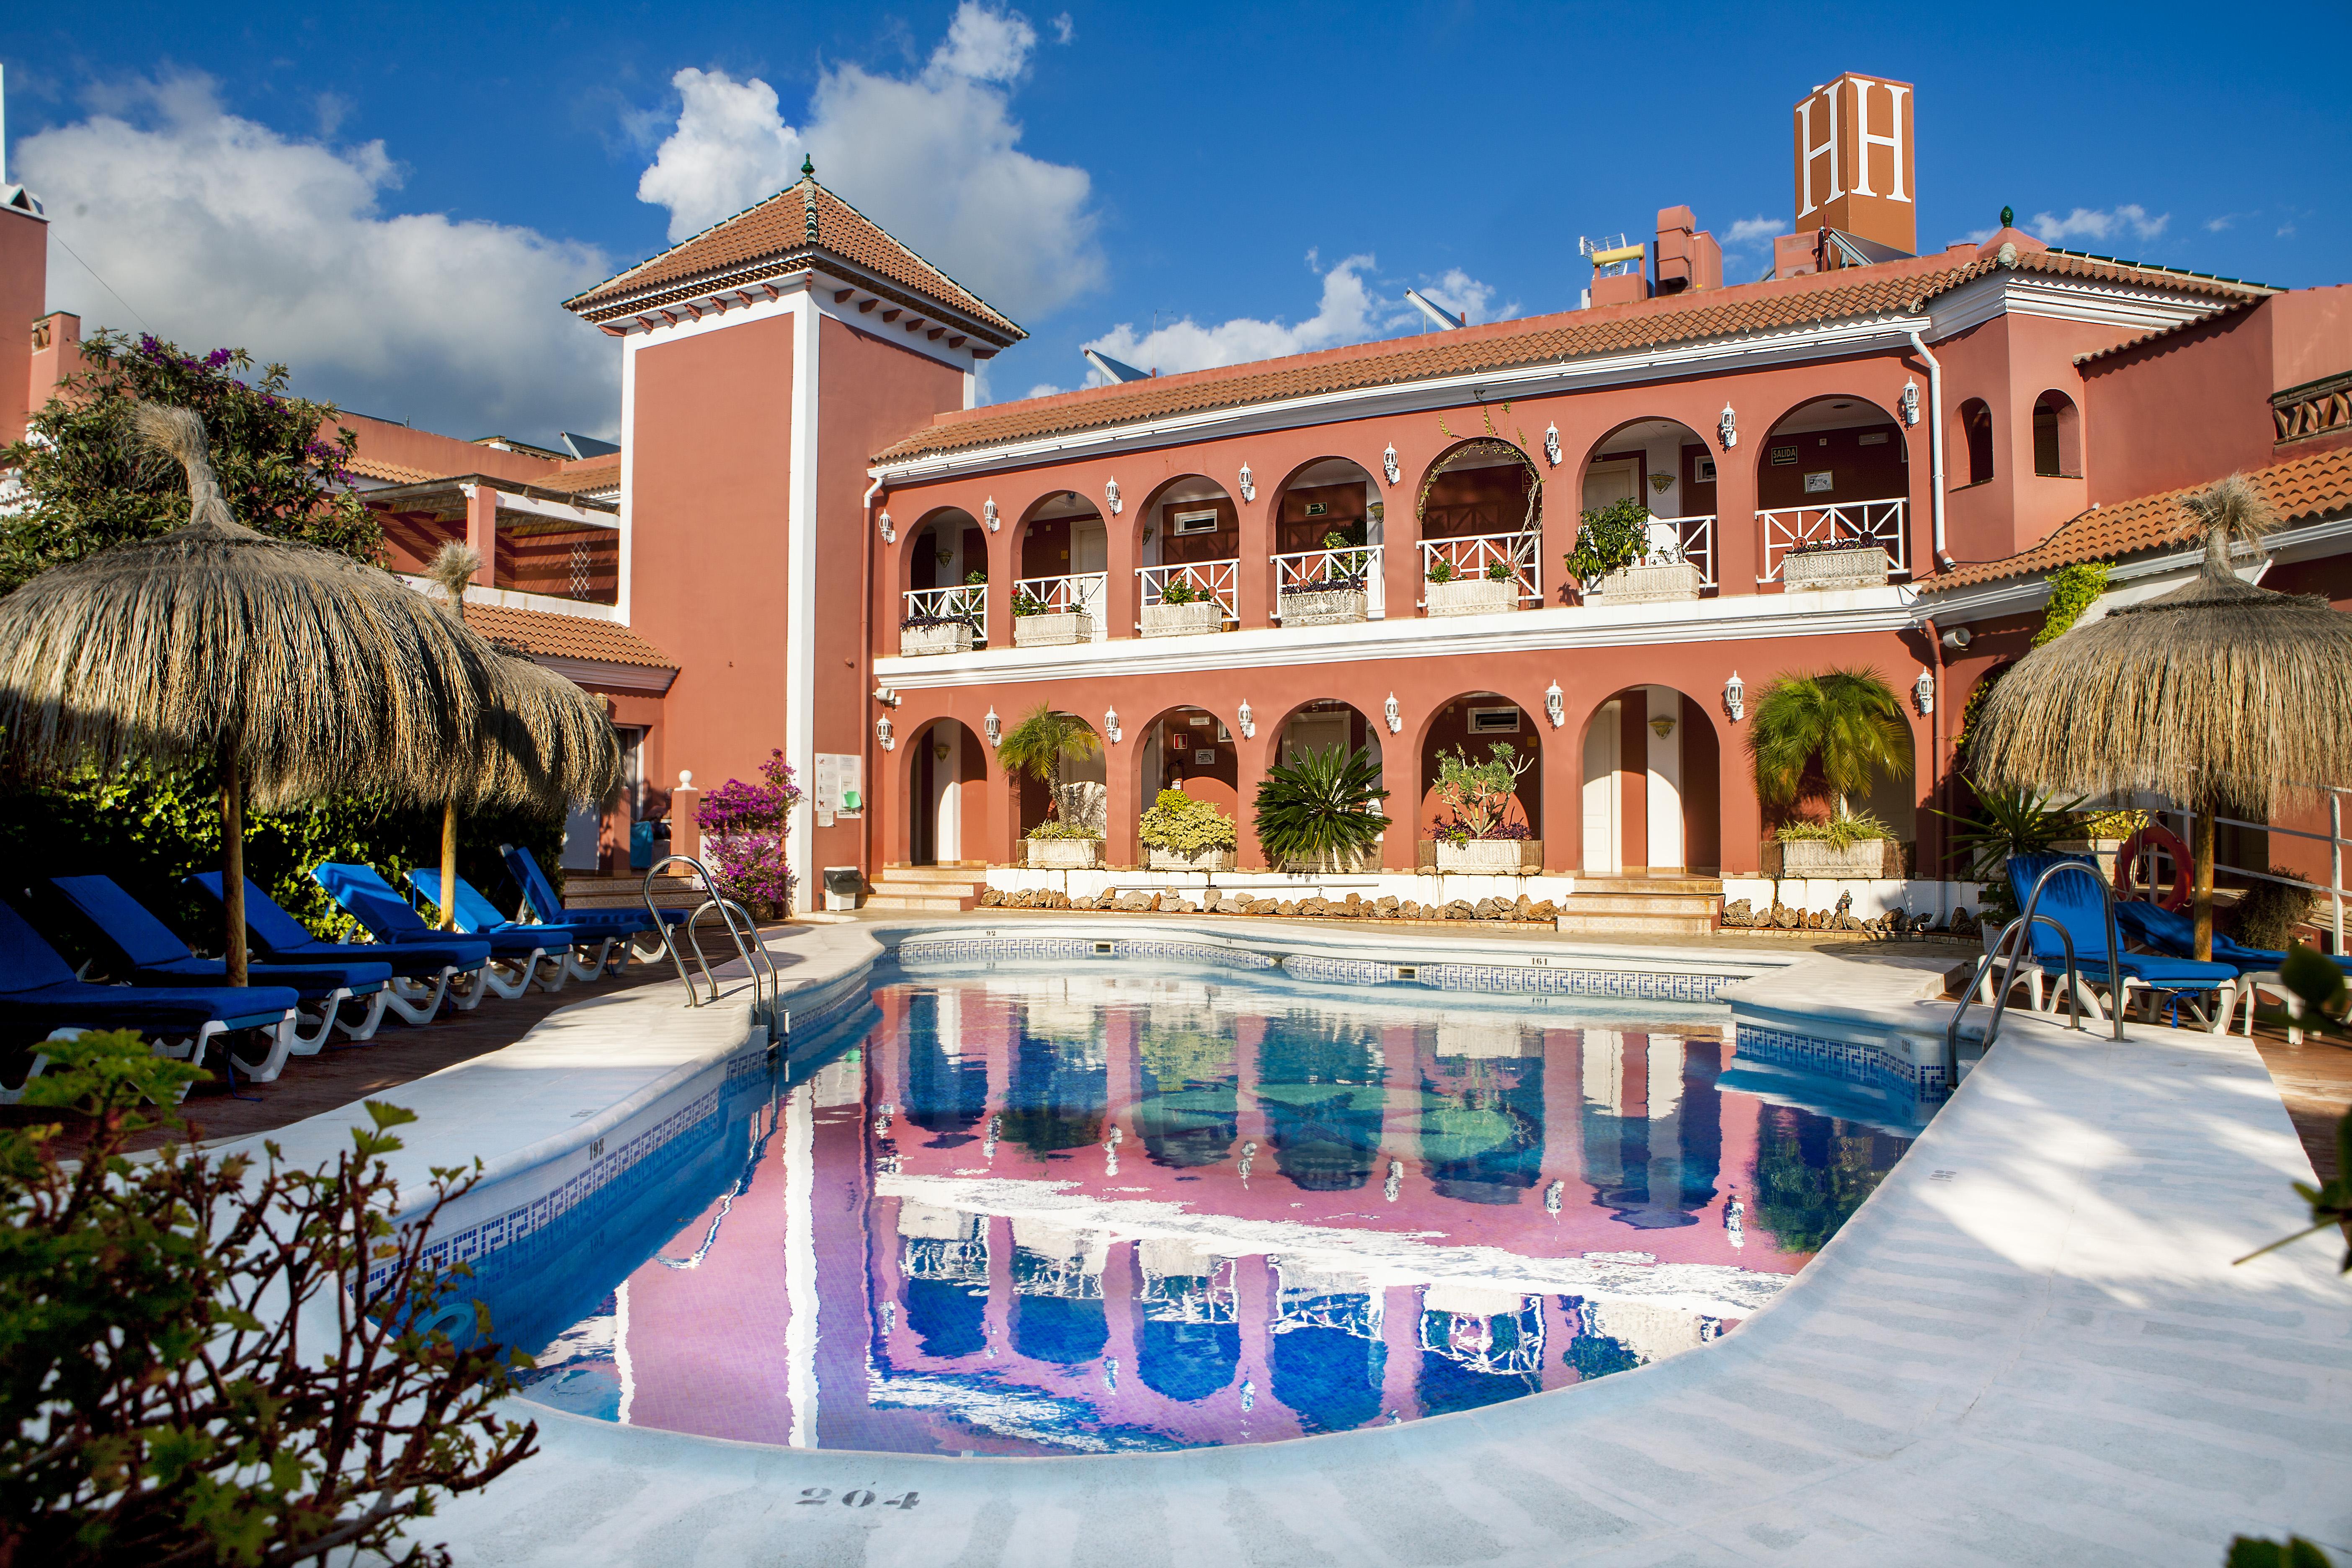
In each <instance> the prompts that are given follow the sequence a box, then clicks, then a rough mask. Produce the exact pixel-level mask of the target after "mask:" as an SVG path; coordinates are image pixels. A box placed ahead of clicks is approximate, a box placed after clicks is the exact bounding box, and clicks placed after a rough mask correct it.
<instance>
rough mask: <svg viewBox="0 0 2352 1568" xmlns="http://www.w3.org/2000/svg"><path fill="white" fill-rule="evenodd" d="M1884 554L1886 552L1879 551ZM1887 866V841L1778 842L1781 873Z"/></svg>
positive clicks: (1864, 873) (1868, 872) (1868, 870)
mask: <svg viewBox="0 0 2352 1568" xmlns="http://www.w3.org/2000/svg"><path fill="white" fill-rule="evenodd" d="M1880 554H1881V555H1882V556H1884V554H1885V552H1883V551H1882V552H1880ZM1885 869H1886V840H1885V839H1884V838H1857V839H1855V840H1854V841H1853V843H1851V844H1848V845H1846V846H1844V847H1839V846H1837V845H1835V844H1832V843H1831V842H1830V841H1829V840H1828V839H1826V838H1790V839H1784V840H1782V841H1781V844H1780V875H1781V876H1783V877H1795V878H1801V877H1821V878H1827V879H1832V880H1838V881H1856V880H1861V881H1870V880H1874V879H1876V878H1878V877H1880V876H1883V875H1884V874H1885Z"/></svg>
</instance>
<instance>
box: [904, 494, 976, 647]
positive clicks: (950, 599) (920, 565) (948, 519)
mask: <svg viewBox="0 0 2352 1568" xmlns="http://www.w3.org/2000/svg"><path fill="white" fill-rule="evenodd" d="M905 570H906V574H907V581H906V584H905V588H904V595H903V597H904V606H903V608H902V609H901V611H900V619H899V623H898V624H899V626H900V628H901V629H902V630H904V631H921V630H923V629H926V628H932V627H939V626H946V627H948V628H949V629H950V630H952V629H953V627H954V625H955V623H958V622H961V623H962V624H963V625H966V626H970V627H971V640H972V643H973V645H974V646H975V647H977V646H980V645H982V644H984V643H986V642H987V640H988V534H987V532H986V531H984V530H983V529H982V527H981V526H980V524H979V523H978V522H977V521H973V519H972V515H971V513H970V512H968V511H965V510H962V509H961V507H942V508H941V509H940V510H938V511H934V512H931V513H929V515H927V516H926V517H924V519H923V520H922V521H920V522H919V523H917V524H916V525H915V529H914V531H913V533H912V534H911V535H910V536H909V537H908V541H907V547H906V551H905ZM959 635H961V634H959ZM903 651H906V652H909V653H911V652H916V651H945V650H944V649H938V648H931V647H920V648H919V647H907V648H906V649H904V650H903Z"/></svg>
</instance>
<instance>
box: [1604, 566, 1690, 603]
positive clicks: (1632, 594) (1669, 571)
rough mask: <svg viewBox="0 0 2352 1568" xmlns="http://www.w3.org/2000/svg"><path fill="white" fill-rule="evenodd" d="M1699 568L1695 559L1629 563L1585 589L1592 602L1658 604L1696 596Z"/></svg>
mask: <svg viewBox="0 0 2352 1568" xmlns="http://www.w3.org/2000/svg"><path fill="white" fill-rule="evenodd" d="M1699 576H1700V574H1699V569H1698V563H1696V562H1695V561H1671V562H1660V563H1656V564H1654V565H1646V566H1627V567H1625V568H1623V569H1622V570H1621V571H1616V572H1612V573H1610V574H1609V575H1607V576H1606V577H1603V578H1601V581H1599V582H1598V583H1595V584H1592V586H1591V588H1589V589H1587V590H1586V591H1585V595H1584V602H1585V603H1586V604H1588V605H1654V604H1663V603H1665V602H1667V601H1670V600H1676V599H1696V598H1697V597H1698V591H1699Z"/></svg>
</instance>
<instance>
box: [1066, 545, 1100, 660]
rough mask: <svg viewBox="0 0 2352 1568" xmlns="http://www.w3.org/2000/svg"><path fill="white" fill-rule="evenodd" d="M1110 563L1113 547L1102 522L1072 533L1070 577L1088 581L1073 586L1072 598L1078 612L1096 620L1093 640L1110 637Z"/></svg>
mask: <svg viewBox="0 0 2352 1568" xmlns="http://www.w3.org/2000/svg"><path fill="white" fill-rule="evenodd" d="M1109 563H1110V544H1109V540H1108V536H1107V535H1106V534H1105V533H1104V532H1103V525H1102V524H1101V523H1099V522H1081V523H1077V524H1076V525H1074V526H1073V527H1072V528H1071V530H1070V575H1072V576H1073V577H1082V578H1084V579H1086V580H1085V581H1084V582H1081V583H1073V584H1070V589H1071V594H1072V596H1073V597H1074V598H1075V599H1076V601H1077V605H1078V608H1079V609H1081V610H1084V611H1085V612H1086V613H1087V615H1089V616H1093V617H1094V624H1095V636H1094V640H1095V641H1097V642H1100V641H1102V640H1103V639H1104V638H1105V637H1108V636H1110V620H1109V617H1108V614H1107V612H1108V610H1109V608H1110V595H1109V592H1108V583H1109V579H1108V577H1107V576H1106V575H1105V571H1106V569H1107V568H1108V565H1109Z"/></svg>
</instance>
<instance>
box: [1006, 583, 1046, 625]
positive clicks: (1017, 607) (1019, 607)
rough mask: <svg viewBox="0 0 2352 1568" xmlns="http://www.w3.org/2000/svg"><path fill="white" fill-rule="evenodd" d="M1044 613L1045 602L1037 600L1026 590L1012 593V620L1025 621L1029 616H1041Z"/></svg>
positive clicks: (1035, 596) (1037, 598)
mask: <svg viewBox="0 0 2352 1568" xmlns="http://www.w3.org/2000/svg"><path fill="white" fill-rule="evenodd" d="M1044 614H1045V600H1043V599H1041V598H1039V597H1038V596H1037V595H1034V594H1033V593H1031V592H1030V591H1029V590H1028V589H1026V588H1022V589H1018V590H1016V591H1015V592H1014V594H1013V619H1014V620H1016V621H1018V620H1025V619H1027V618H1028V617H1029V616H1042V615H1044Z"/></svg>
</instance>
